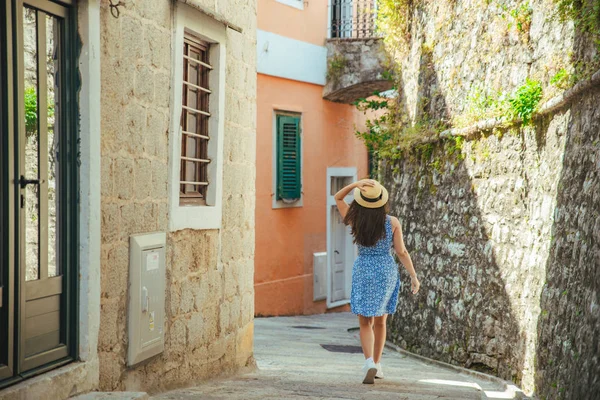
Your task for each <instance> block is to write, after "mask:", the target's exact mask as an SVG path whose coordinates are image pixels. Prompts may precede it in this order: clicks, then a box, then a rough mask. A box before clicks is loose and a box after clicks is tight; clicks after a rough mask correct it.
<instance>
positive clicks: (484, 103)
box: [452, 85, 510, 127]
mask: <svg viewBox="0 0 600 400" xmlns="http://www.w3.org/2000/svg"><path fill="white" fill-rule="evenodd" d="M509 109H510V104H509V102H508V96H507V95H506V93H504V92H494V91H492V92H489V93H488V92H486V91H485V89H484V88H483V87H481V86H479V85H473V86H472V87H471V90H470V93H469V95H468V96H467V106H466V108H465V110H464V111H463V112H462V113H459V114H457V115H455V116H454V117H453V118H452V123H453V125H454V126H455V127H465V126H469V125H472V124H474V123H476V122H477V121H480V120H482V119H489V118H501V117H504V116H506V115H508V111H509Z"/></svg>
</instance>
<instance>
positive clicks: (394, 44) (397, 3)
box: [377, 0, 416, 54]
mask: <svg viewBox="0 0 600 400" xmlns="http://www.w3.org/2000/svg"><path fill="white" fill-rule="evenodd" d="M415 3H416V0H378V1H377V30H378V31H379V32H380V33H381V34H383V37H384V41H385V44H386V46H387V47H388V50H390V53H391V54H394V53H395V52H396V51H401V52H404V51H406V50H407V48H408V43H409V42H410V26H409V25H410V15H411V11H412V9H413V8H414V6H415Z"/></svg>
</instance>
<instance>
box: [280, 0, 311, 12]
mask: <svg viewBox="0 0 600 400" xmlns="http://www.w3.org/2000/svg"><path fill="white" fill-rule="evenodd" d="M276 1H277V2H278V3H281V4H285V5H286V6H290V7H294V8H297V9H298V10H304V1H305V0H276Z"/></svg>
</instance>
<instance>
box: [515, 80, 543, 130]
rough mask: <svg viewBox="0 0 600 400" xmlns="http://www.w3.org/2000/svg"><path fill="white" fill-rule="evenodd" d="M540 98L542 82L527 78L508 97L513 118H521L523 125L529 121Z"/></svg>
mask: <svg viewBox="0 0 600 400" xmlns="http://www.w3.org/2000/svg"><path fill="white" fill-rule="evenodd" d="M541 99H542V84H541V83H540V82H539V81H532V80H530V79H529V78H527V81H526V82H525V84H524V85H523V86H521V87H520V88H518V89H517V91H516V92H515V94H513V96H512V97H511V98H510V100H509V103H510V111H511V113H512V116H513V118H517V117H518V118H521V119H522V120H523V124H524V125H528V124H529V123H531V119H532V117H533V113H534V112H535V111H536V110H537V106H538V104H539V102H540V100H541Z"/></svg>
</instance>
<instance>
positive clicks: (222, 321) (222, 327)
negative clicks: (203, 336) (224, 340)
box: [219, 301, 231, 335]
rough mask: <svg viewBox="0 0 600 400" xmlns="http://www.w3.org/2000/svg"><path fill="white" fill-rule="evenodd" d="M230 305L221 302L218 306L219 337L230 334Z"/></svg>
mask: <svg viewBox="0 0 600 400" xmlns="http://www.w3.org/2000/svg"><path fill="white" fill-rule="evenodd" d="M230 308H231V303H229V302H228V301H223V302H221V304H220V305H219V332H220V334H221V335H224V334H228V333H230V332H231V322H230V314H231V311H230Z"/></svg>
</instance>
